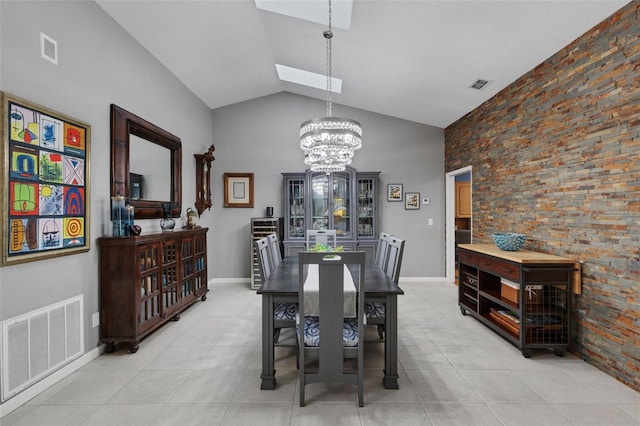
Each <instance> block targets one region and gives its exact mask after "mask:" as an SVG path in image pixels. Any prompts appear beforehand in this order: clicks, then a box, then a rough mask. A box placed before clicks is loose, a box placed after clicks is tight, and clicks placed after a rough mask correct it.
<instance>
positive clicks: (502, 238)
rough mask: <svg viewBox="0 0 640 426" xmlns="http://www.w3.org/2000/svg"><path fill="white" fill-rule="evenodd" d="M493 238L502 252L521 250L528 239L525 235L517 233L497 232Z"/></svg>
mask: <svg viewBox="0 0 640 426" xmlns="http://www.w3.org/2000/svg"><path fill="white" fill-rule="evenodd" d="M491 237H492V238H493V242H494V243H496V246H498V248H499V249H500V250H506V251H518V250H520V249H521V248H522V246H523V245H524V241H525V240H526V239H527V236H526V235H525V234H518V233H517V232H496V233H495V234H493V235H491Z"/></svg>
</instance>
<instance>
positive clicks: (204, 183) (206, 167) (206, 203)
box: [193, 145, 216, 217]
mask: <svg viewBox="0 0 640 426" xmlns="http://www.w3.org/2000/svg"><path fill="white" fill-rule="evenodd" d="M215 149H216V148H215V147H214V146H213V145H211V146H210V147H209V150H208V151H207V152H205V153H204V154H193V156H194V157H195V159H196V203H195V207H196V210H197V211H198V217H200V215H201V214H202V212H203V211H204V210H205V209H210V208H211V162H213V160H215V157H214V156H213V151H215Z"/></svg>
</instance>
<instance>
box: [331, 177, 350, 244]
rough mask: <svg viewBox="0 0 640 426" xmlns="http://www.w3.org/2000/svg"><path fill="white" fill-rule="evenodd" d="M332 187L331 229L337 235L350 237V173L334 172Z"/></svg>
mask: <svg viewBox="0 0 640 426" xmlns="http://www.w3.org/2000/svg"><path fill="white" fill-rule="evenodd" d="M331 177H332V178H333V182H332V184H333V185H332V188H333V193H332V196H333V206H332V207H333V229H335V230H336V234H337V235H338V237H346V238H350V237H351V214H350V213H351V175H350V174H348V173H341V172H340V173H334V174H333V175H332V176H331Z"/></svg>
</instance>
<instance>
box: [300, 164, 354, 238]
mask: <svg viewBox="0 0 640 426" xmlns="http://www.w3.org/2000/svg"><path fill="white" fill-rule="evenodd" d="M310 181H311V223H312V226H313V228H312V229H335V230H336V234H337V236H338V237H342V238H349V237H351V215H350V212H351V191H352V190H351V182H352V180H351V173H349V172H336V173H332V174H330V175H327V174H325V173H316V174H313V175H312V176H311V179H310Z"/></svg>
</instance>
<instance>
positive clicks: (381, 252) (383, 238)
mask: <svg viewBox="0 0 640 426" xmlns="http://www.w3.org/2000/svg"><path fill="white" fill-rule="evenodd" d="M389 237H391V234H387V233H384V232H381V233H380V238H379V239H378V247H377V248H376V265H377V266H378V268H380V269H382V270H384V267H385V264H384V262H385V261H386V259H387V246H388V245H389Z"/></svg>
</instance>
